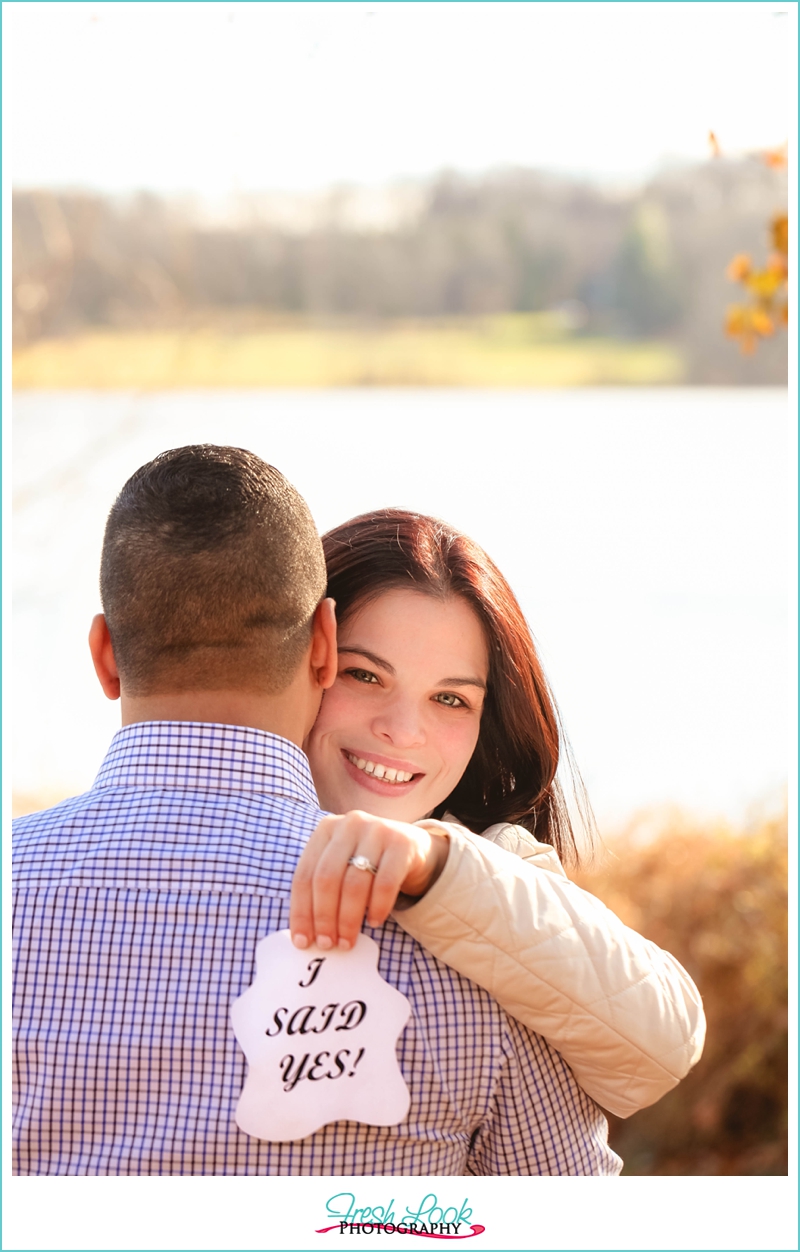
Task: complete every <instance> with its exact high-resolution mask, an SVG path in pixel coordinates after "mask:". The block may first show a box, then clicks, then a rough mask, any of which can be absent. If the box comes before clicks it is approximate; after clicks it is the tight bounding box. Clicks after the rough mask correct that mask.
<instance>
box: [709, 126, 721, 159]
mask: <svg viewBox="0 0 800 1252" xmlns="http://www.w3.org/2000/svg"><path fill="white" fill-rule="evenodd" d="M708 142H709V144H710V146H711V155H712V157H719V156H722V149H721V148H720V146H719V142H718V141H717V136H716V135H715V134H714V132H713V130H710V131H709V132H708Z"/></svg>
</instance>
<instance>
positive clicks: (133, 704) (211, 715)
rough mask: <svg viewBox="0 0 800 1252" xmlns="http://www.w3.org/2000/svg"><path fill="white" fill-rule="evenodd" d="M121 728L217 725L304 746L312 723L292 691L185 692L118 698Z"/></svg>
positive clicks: (306, 711) (311, 719) (301, 702)
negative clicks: (155, 724)
mask: <svg viewBox="0 0 800 1252" xmlns="http://www.w3.org/2000/svg"><path fill="white" fill-rule="evenodd" d="M121 704H122V725H123V726H130V725H131V724H132V723H134V722H217V723H221V724H222V725H225V726H249V727H252V728H253V729H255V730H265V731H268V732H269V733H270V734H272V735H281V736H282V737H283V738H284V739H288V740H290V742H292V743H295V744H297V746H298V747H302V746H303V740H304V739H305V736H306V734H307V731H308V726H309V725H310V724H311V722H313V720H314V715H315V713H314V711H312V712H311V715H310V719H309V711H308V709H306V708H305V707H304V705H303V701H302V699H301V700H298V699H297V693H296V692H293V691H292V690H291V689H290V690H289V691H288V692H281V694H280V695H278V696H268V695H259V694H254V693H252V692H249V691H187V692H173V693H165V694H159V695H150V696H130V695H126V694H125V693H124V692H123V693H122V697H121Z"/></svg>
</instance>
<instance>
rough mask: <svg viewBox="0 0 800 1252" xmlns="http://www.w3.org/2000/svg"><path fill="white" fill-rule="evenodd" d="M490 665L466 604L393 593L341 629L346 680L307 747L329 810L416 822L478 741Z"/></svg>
mask: <svg viewBox="0 0 800 1252" xmlns="http://www.w3.org/2000/svg"><path fill="white" fill-rule="evenodd" d="M488 672H489V657H488V651H487V647H486V641H485V639H484V636H483V630H482V629H481V625H480V622H479V621H478V618H477V617H476V615H475V613H474V612H473V611H472V609H471V608H470V607H469V605H468V604H467V603H466V601H465V600H462V599H461V598H460V597H458V596H453V597H451V598H450V599H448V600H445V601H442V600H435V599H433V597H431V596H427V595H424V594H422V593H420V592H418V591H387V592H384V594H383V595H381V596H380V597H379V598H378V599H377V600H373V601H371V602H370V603H368V604H366V605H365V606H364V607H363V608H361V609H360V610H359V609H357V610H356V611H355V612H354V613H353V614H352V616H351V617H350V618H349V619H348V620H347V621H346V623H345V624H344V626H342V627H341V628H340V630H339V673H338V676H337V678H336V681H335V683H334V684H333V686H332V687H331V688H330V689H329V690H328V691H326V692H325V696H324V699H323V701H322V707H321V709H320V712H319V717H318V718H317V720H316V723H315V725H314V727H313V729H312V731H311V734H310V735H309V737H308V740H307V741H306V744H305V748H306V752H307V753H308V756H309V760H310V761H311V772H312V774H313V776H314V782H315V783H316V787H317V791H318V793H319V797H320V801H321V803H322V807H323V808H325V809H328V810H329V811H330V812H333V813H345V812H347V811H348V810H350V809H363V810H365V811H366V812H368V813H374V814H375V815H376V816H377V817H390V818H394V819H395V820H397V821H416V820H417V819H418V818H420V817H424V816H425V815H426V814H428V813H430V812H431V810H432V809H434V808H435V807H436V805H437V804H440V803H441V801H442V800H444V799H445V797H446V796H448V795H449V794H450V792H451V791H452V790H453V788H454V787H455V785H456V783H457V782H458V781H459V779H460V778H461V775H462V774H463V773H464V770H465V769H466V767H467V765H468V763H469V759H470V757H471V756H472V753H473V751H474V749H475V744H476V743H477V741H478V731H479V730H480V721H481V710H482V708H483V700H484V696H485V694H486V681H487V677H488Z"/></svg>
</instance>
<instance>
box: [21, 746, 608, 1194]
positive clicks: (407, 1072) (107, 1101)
mask: <svg viewBox="0 0 800 1252" xmlns="http://www.w3.org/2000/svg"><path fill="white" fill-rule="evenodd" d="M320 816H321V811H320V808H319V803H318V800H317V796H316V793H315V791H314V785H313V783H312V780H311V775H310V773H309V769H308V762H307V760H306V758H305V756H304V755H303V753H302V752H301V751H300V749H299V748H297V747H295V745H294V744H291V743H289V742H287V741H286V740H285V739H280V738H278V737H277V736H275V735H269V734H266V733H265V732H263V731H259V730H251V729H246V728H243V727H238V726H223V725H216V724H209V723H199V722H142V723H138V724H136V725H132V726H127V727H125V728H124V729H123V730H121V731H119V733H118V734H117V735H116V736H115V737H114V740H113V742H112V744H111V748H110V750H109V752H108V755H107V757H106V759H105V761H104V763H103V766H102V769H101V770H100V773H99V774H98V776H97V779H96V781H95V784H94V786H93V787H92V789H91V791H88V792H87V793H86V794H85V795H82V796H78V797H77V798H76V799H74V800H67V801H65V802H64V803H63V804H59V805H57V806H56V807H55V808H52V809H48V810H46V811H45V812H43V813H36V814H34V815H32V816H30V817H25V818H21V819H19V820H18V821H17V822H16V823H15V829H14V853H15V866H14V905H15V909H14V961H15V982H14V1106H15V1108H14V1171H15V1173H18V1174H282V1175H292V1174H316V1175H381V1174H388V1175H392V1174H397V1175H447V1174H449V1175H457V1174H480V1175H485V1174H617V1173H619V1170H620V1167H621V1162H620V1160H619V1158H618V1157H617V1156H616V1155H615V1154H614V1153H613V1152H612V1151H611V1150H610V1148H609V1147H608V1144H607V1125H606V1122H605V1118H604V1117H603V1115H602V1114H601V1113H600V1111H599V1109H598V1108H597V1107H596V1106H595V1105H594V1104H593V1103H592V1101H591V1100H590V1099H589V1098H588V1097H587V1096H586V1095H585V1094H584V1092H583V1091H582V1090H581V1089H580V1087H579V1086H578V1085H577V1083H576V1082H575V1079H574V1078H573V1076H572V1073H571V1072H570V1070H569V1068H568V1067H567V1066H566V1065H565V1063H564V1062H563V1061H562V1059H561V1057H560V1056H559V1055H558V1053H557V1052H555V1051H553V1049H552V1048H550V1047H549V1046H548V1044H547V1043H545V1041H544V1040H543V1039H541V1038H539V1037H538V1036H537V1035H534V1034H532V1033H531V1032H530V1031H528V1030H526V1029H525V1028H524V1027H523V1026H521V1025H519V1023H517V1022H516V1021H514V1020H513V1019H512V1018H509V1017H507V1016H506V1015H505V1013H504V1012H503V1011H502V1010H501V1009H500V1008H499V1007H498V1005H497V1004H495V1003H494V1001H493V1000H492V998H491V997H490V996H489V995H488V994H487V993H486V992H485V991H483V990H481V988H479V987H476V986H475V984H474V983H471V982H469V980H468V979H466V978H462V977H461V976H460V975H459V974H457V973H455V972H454V971H453V970H451V969H449V968H448V967H447V966H446V965H444V964H443V963H442V962H441V961H438V960H436V959H435V958H434V957H432V956H431V955H429V953H427V952H426V951H425V950H424V948H422V947H421V946H420V945H419V944H418V943H416V942H415V941H414V940H413V939H411V938H410V937H409V936H408V935H406V934H405V933H404V931H403V930H401V928H400V927H399V926H397V925H396V924H395V923H394V922H392V921H389V922H387V923H386V925H385V926H381V927H379V928H377V929H374V930H371V931H370V932H369V933H370V934H371V935H372V937H373V938H374V939H375V940H376V941H377V942H378V944H379V946H380V961H379V969H380V972H381V974H382V975H383V977H384V978H386V979H387V980H388V981H389V982H390V983H392V984H393V985H394V986H395V987H397V988H398V989H399V990H400V991H402V992H403V994H404V995H406V996H407V997H408V999H409V1001H410V1003H411V1008H412V1017H411V1019H410V1021H409V1024H408V1026H407V1027H406V1029H405V1030H404V1032H403V1034H402V1035H401V1036H400V1039H399V1041H398V1045H397V1054H398V1059H399V1063H400V1067H401V1069H402V1072H403V1075H404V1077H405V1079H406V1081H407V1083H408V1085H409V1088H410V1091H411V1107H410V1110H409V1113H408V1115H407V1117H406V1118H405V1119H404V1120H403V1121H402V1122H401V1123H400V1124H399V1125H397V1126H390V1127H385V1126H364V1125H360V1124H358V1123H356V1122H351V1121H340V1122H335V1123H333V1124H331V1125H328V1126H326V1127H324V1128H323V1129H322V1130H320V1131H317V1133H316V1134H313V1135H310V1136H308V1137H307V1138H306V1139H303V1140H301V1141H298V1142H294V1143H265V1142H262V1141H260V1140H258V1139H253V1138H251V1137H250V1136H248V1135H246V1134H245V1133H244V1132H243V1131H241V1130H240V1129H239V1127H238V1126H237V1125H236V1122H235V1121H234V1110H235V1107H236V1102H237V1099H238V1097H239V1094H240V1092H241V1090H242V1086H243V1083H244V1077H245V1064H246V1062H245V1057H244V1055H243V1053H242V1051H241V1049H240V1047H239V1045H238V1043H237V1041H236V1039H235V1037H234V1034H233V1029H232V1027H231V1023H230V1018H229V1011H230V1006H231V1003H232V1001H233V1000H235V999H236V998H237V996H240V995H241V994H242V992H243V991H245V990H246V988H247V987H248V986H249V985H250V983H251V982H252V981H253V977H254V974H255V949H256V943H257V942H258V940H259V939H261V938H263V936H264V935H266V934H267V933H269V932H270V931H274V930H281V929H284V928H286V927H287V926H288V921H289V895H290V891H291V884H292V873H293V871H294V868H295V865H296V863H297V859H298V857H299V855H300V852H301V850H302V848H303V845H304V844H305V842H306V840H307V839H308V836H309V835H310V834H311V832H312V830H313V829H314V827H315V826H316V824H317V821H318V820H319V818H320Z"/></svg>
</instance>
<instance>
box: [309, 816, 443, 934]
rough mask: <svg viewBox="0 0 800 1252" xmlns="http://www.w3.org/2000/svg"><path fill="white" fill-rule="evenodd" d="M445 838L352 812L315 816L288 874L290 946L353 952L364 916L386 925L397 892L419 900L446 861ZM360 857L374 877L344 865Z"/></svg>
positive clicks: (419, 829) (378, 924) (374, 923)
mask: <svg viewBox="0 0 800 1252" xmlns="http://www.w3.org/2000/svg"><path fill="white" fill-rule="evenodd" d="M447 842H448V841H447V838H446V837H443V836H442V835H438V836H436V837H435V838H432V837H431V835H430V834H429V833H428V832H427V831H426V830H425V829H423V828H421V827H419V826H411V825H409V824H407V823H405V822H392V821H388V820H386V819H383V818H377V817H372V816H370V815H369V814H367V813H362V812H359V811H357V810H356V811H354V812H352V813H347V814H345V815H344V816H342V817H338V816H328V817H324V818H322V820H321V821H320V823H319V825H318V826H317V828H316V830H315V831H314V833H313V834H312V836H311V838H310V839H309V841H308V843H307V844H306V847H305V849H304V850H303V854H302V856H301V857H300V860H299V862H298V865H297V869H296V871H295V876H294V882H293V884H292V900H291V908H290V921H289V925H290V928H291V933H292V940H293V942H294V943H295V945H296V946H297V947H301V948H302V947H307V946H308V945H309V944H311V943H314V942H315V941H316V943H317V945H318V946H319V947H321V948H332V947H334V946H335V945H337V944H338V945H339V946H341V947H343V948H349V947H352V946H353V944H354V943H355V941H356V938H357V936H358V932H359V930H360V929H361V925H362V922H363V920H364V917H365V916H367V920H368V922H369V924H370V926H380V925H382V923H383V922H385V921H386V918H387V917H388V916H389V913H390V912H391V910H392V908H393V907H394V905H395V902H396V900H397V897H398V895H399V893H400V891H401V890H404V891H407V892H409V893H410V894H415V895H416V894H422V893H423V892H424V891H425V890H426V888H427V886H428V885H430V883H431V882H432V881H435V878H436V877H437V876H438V873H439V872H440V871H441V867H442V865H443V864H444V861H445V860H446V858H447ZM354 856H365V857H366V858H367V860H368V861H369V862H370V863H371V864H372V865H374V866H376V867H377V873H376V874H373V873H372V872H371V871H370V870H365V869H358V868H356V866H354V865H351V864H350V860H351V858H352V857H354Z"/></svg>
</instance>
